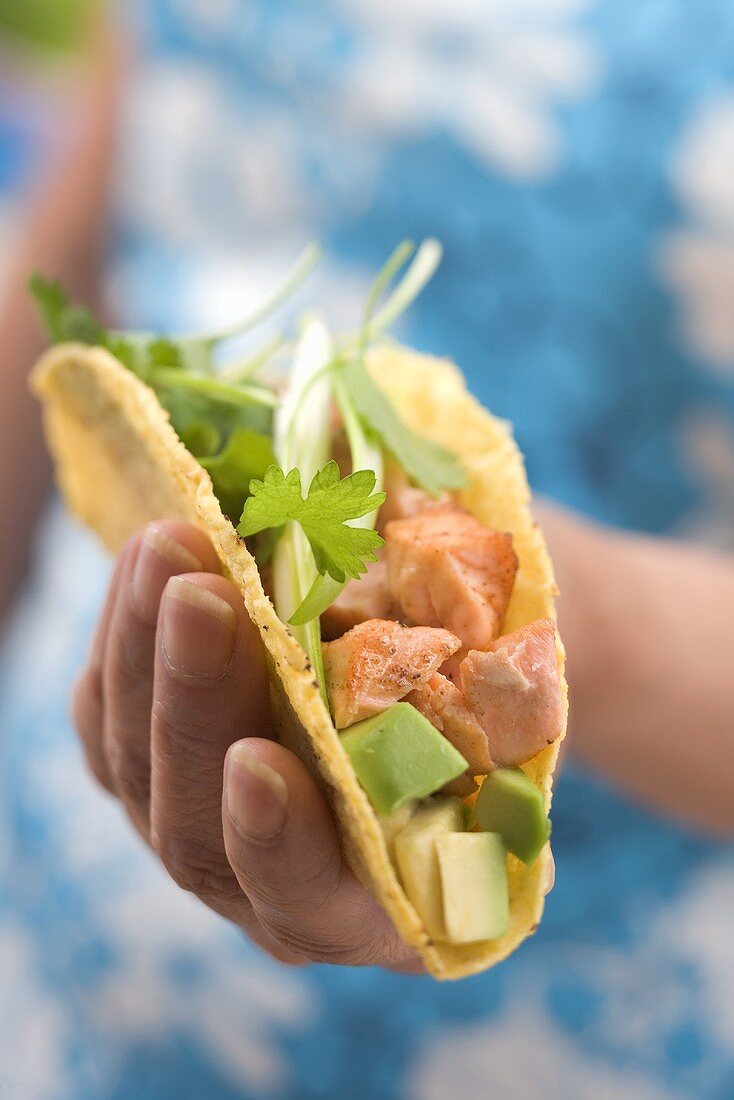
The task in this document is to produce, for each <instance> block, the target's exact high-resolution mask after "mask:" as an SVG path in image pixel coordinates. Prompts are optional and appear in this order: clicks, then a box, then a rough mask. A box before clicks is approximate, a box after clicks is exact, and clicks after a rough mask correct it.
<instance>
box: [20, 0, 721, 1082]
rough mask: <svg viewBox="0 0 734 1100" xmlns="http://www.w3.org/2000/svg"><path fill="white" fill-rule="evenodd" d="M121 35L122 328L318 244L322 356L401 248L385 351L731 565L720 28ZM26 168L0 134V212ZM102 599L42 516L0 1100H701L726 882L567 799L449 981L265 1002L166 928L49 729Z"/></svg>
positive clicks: (213, 921) (279, 976)
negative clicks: (551, 864) (540, 880)
mask: <svg viewBox="0 0 734 1100" xmlns="http://www.w3.org/2000/svg"><path fill="white" fill-rule="evenodd" d="M131 7H133V8H134V11H133V14H134V16H135V18H136V21H137V24H138V26H139V28H140V35H141V39H142V44H143V55H142V57H141V59H140V62H139V64H138V67H137V71H136V72H135V74H134V80H133V83H132V86H131V91H130V96H129V103H128V105H127V112H126V121H125V141H124V143H123V149H122V152H121V165H120V172H119V174H118V178H119V188H118V196H117V216H118V226H117V242H118V243H117V248H116V251H115V255H114V256H113V258H112V265H111V271H110V292H111V294H112V296H113V298H114V299H115V301H116V303H117V305H118V308H119V310H120V311H121V312H122V313H123V314H125V315H126V316H127V318H128V319H129V320H130V321H133V320H134V322H135V323H136V324H138V325H141V326H143V325H153V326H162V327H174V328H175V327H176V326H178V325H183V326H185V327H186V328H187V329H191V328H192V327H195V325H196V324H197V323H199V322H202V323H203V322H209V321H212V320H218V319H222V318H224V317H234V316H236V315H237V314H238V313H240V312H242V308H241V307H242V303H243V302H245V300H249V298H251V297H255V296H256V295H257V293H258V292H259V291H260V290H262V289H264V287H266V286H267V284H268V283H269V282H271V281H273V279H274V278H275V276H276V275H277V274H278V272H279V271H281V270H282V269H283V268H284V267H285V265H286V264H287V262H288V260H289V259H290V258H292V257H293V256H294V255H295V254H296V252H297V251H298V250H299V249H300V247H301V246H302V245H303V243H304V242H305V241H306V240H308V239H311V238H318V239H320V240H322V241H323V242H324V244H325V245H326V248H327V252H328V254H329V256H330V260H329V263H328V264H327V266H326V270H325V273H324V274H323V276H322V277H321V282H320V284H319V285H318V286H316V285H314V287H313V288H312V291H311V293H312V297H313V298H314V299H316V298H317V297H318V300H319V301H321V302H324V303H326V304H327V305H328V311H329V315H330V317H331V318H332V320H334V323H339V324H344V323H354V320H355V318H356V317H358V316H359V310H360V308H361V305H362V302H363V296H364V290H365V287H366V286H367V284H368V281H369V278H370V276H371V274H372V273H374V271H376V270H377V268H379V266H380V265H381V264H382V262H383V261H384V259H385V257H386V255H387V254H388V253H389V252H390V251H391V249H392V248H393V247H394V245H395V244H396V242H397V241H398V240H400V239H402V238H403V237H406V236H407V237H413V238H415V239H420V238H422V237H424V236H427V235H435V236H438V237H439V238H441V240H442V241H443V242H444V245H445V248H446V256H445V262H444V264H443V266H442V268H441V270H440V272H439V274H438V276H437V278H436V279H435V281H434V282H433V283H432V285H431V286H430V287H429V288H428V290H427V291H426V292H425V294H424V295H423V297H422V298H421V299H420V301H419V302H418V304H417V305H416V307H415V308H414V309H413V311H412V312H411V314H410V317H409V319H408V320H407V321H406V322H405V323H404V325H403V330H402V334H403V335H404V336H405V337H406V338H407V339H409V340H410V341H412V342H413V343H414V344H415V345H416V346H418V347H420V348H423V349H425V350H429V351H435V352H439V353H442V354H448V355H451V356H452V357H454V358H455V359H456V360H457V361H458V362H459V363H460V364H461V366H462V368H463V369H464V370H465V372H466V373H467V375H468V378H469V382H470V385H471V387H472V389H473V390H474V391H475V392H476V393H477V395H478V396H479V397H480V398H481V399H482V401H484V402H485V403H486V404H488V405H489V406H490V407H491V408H492V409H493V411H495V412H497V413H499V414H501V415H503V416H507V417H509V418H510V419H511V420H512V421H513V422H514V424H515V428H516V433H517V436H518V439H519V441H520V444H521V446H522V448H523V450H524V451H525V453H526V456H527V461H528V467H529V473H530V477H531V481H532V483H533V485H534V488H535V489H536V490H538V491H540V492H544V493H548V494H551V495H553V496H554V497H556V498H557V499H559V500H562V501H564V502H566V503H568V504H570V505H572V506H574V507H576V508H578V509H580V510H582V511H584V512H586V513H587V514H589V515H593V516H596V517H599V518H603V519H605V520H607V521H610V522H612V523H617V524H623V525H627V526H632V527H637V528H641V529H643V530H648V531H656V532H660V531H673V532H678V533H682V534H686V535H691V536H693V537H697V538H700V539H702V540H705V541H708V542H711V543H715V544H717V545H720V546H724V547H728V548H730V549H731V548H733V547H734V182H733V181H734V54H733V53H732V50H731V42H732V40H733V36H734V9H731V8H729V7H727V6H726V5H723V4H721V3H720V2H718V0H699V2H698V3H697V4H696V5H695V6H694V5H691V4H689V3H687V2H686V0H595V2H594V0H586V2H585V0H521V2H514V3H511V2H510V0H491V2H486V0H485V2H482V0H452V2H448V0H431V2H430V3H426V2H425V0H404V2H403V3H402V4H401V5H392V4H391V3H390V2H389V0H314V2H313V3H311V4H309V5H302V4H300V3H297V2H296V0H279V2H278V3H273V2H272V0H267V2H266V0H260V2H254V3H248V4H244V3H239V2H238V0H211V2H207V0H190V2H188V3H184V2H182V0H154V2H152V3H147V4H142V3H136V4H135V5H131ZM21 154H22V155H23V156H26V155H30V152H29V151H28V150H26V149H24V142H23V139H22V135H21V136H20V137H19V136H18V135H17V134H16V133H15V132H14V130H13V125H12V122H9V123H7V124H6V123H5V122H0V184H2V185H3V186H5V185H6V183H9V182H10V181H12V180H13V179H15V178H18V173H20V172H21V171H22V168H21V167H20V165H19V161H20V160H22V156H21ZM106 568H107V566H106V564H105V563H104V562H103V560H102V557H101V554H100V553H99V552H98V551H97V550H96V548H95V547H93V546H92V544H91V542H90V540H89V538H88V537H87V536H86V535H84V534H82V533H80V532H78V531H77V530H76V529H74V528H73V527H72V526H71V524H70V523H69V521H68V520H66V519H65V518H64V517H63V516H62V515H61V513H60V511H59V510H56V511H54V513H53V514H52V515H51V516H50V517H49V520H48V526H47V529H46V531H45V532H44V536H43V538H42V540H41V546H40V549H39V560H38V564H37V570H36V575H35V578H34V581H33V584H32V585H31V586H30V587H29V592H28V595H27V597H26V598H25V600H24V601H23V603H22V605H21V607H20V609H19V612H18V616H17V619H16V622H15V624H14V627H13V629H12V631H11V633H10V635H9V637H8V641H7V643H6V649H5V658H4V663H3V674H2V692H1V694H0V715H1V720H2V730H3V745H2V752H1V753H0V768H1V769H2V770H1V771H0V782H1V783H2V788H1V789H2V798H1V800H0V814H1V815H2V823H1V828H0V858H1V859H2V870H3V872H4V878H3V881H5V882H6V883H7V887H6V888H5V890H4V892H3V895H2V897H1V898H0V973H2V975H3V981H2V986H1V987H0V1094H2V1093H3V1086H4V1087H5V1091H6V1093H7V1095H9V1096H13V1097H16V1096H17V1097H22V1098H23V1100H35V1098H37V1100H47V1098H48V1100H52V1098H53V1100H57V1098H62V1100H65V1098H67V1097H68V1098H73V1100H88V1098H89V1100H100V1098H108V1097H109V1098H121V1100H123V1098H124V1100H128V1098H133V1097H134V1098H136V1100H137V1098H145V1100H148V1098H150V1100H164V1098H165V1100H168V1098H169V1097H176V1098H178V1100H188V1098H195V1097H197V1098H198V1097H203V1096H206V1097H207V1098H210V1097H211V1098H213V1100H214V1098H216V1100H219V1098H220V1097H221V1098H229V1097H250V1096H252V1097H261V1096H268V1097H269V1096H273V1097H296V1096H297V1097H299V1098H308V1097H313V1098H316V1097H336V1096H350V1097H375V1098H377V1097H379V1098H380V1100H382V1098H386V1100H387V1098H391V1097H395V1098H410V1100H434V1098H435V1100H445V1098H446V1096H449V1095H467V1096H469V1095H484V1096H492V1097H497V1098H499V1100H505V1098H507V1100H515V1098H517V1100H524V1098H526V1097H527V1098H530V1097H533V1098H534V1097H537V1096H542V1097H544V1098H549V1100H555V1098H559V1100H560V1098H561V1097H563V1098H565V1097H568V1096H572V1097H580V1098H582V1100H583V1098H587V1097H588V1098H589V1100H591V1098H592V1097H593V1098H594V1100H596V1098H597V1097H604V1098H605V1100H616V1098H618V1097H619V1098H620V1100H621V1098H622V1097H624V1098H627V1097H629V1096H634V1097H635V1098H638V1100H658V1098H662V1097H692V1098H693V1097H695V1098H707V1100H708V1098H710V1100H725V1098H729V1097H731V1096H733V1095H734V1008H733V1006H734V999H733V998H732V996H731V989H732V988H734V951H733V948H732V937H731V913H732V911H733V910H734V859H732V854H731V851H730V849H728V848H725V847H724V846H718V845H715V844H713V843H710V842H706V841H703V840H700V839H696V838H694V837H693V836H691V835H688V834H686V833H685V832H683V831H682V830H679V829H677V828H673V827H670V826H668V825H666V824H664V823H662V822H660V821H659V820H655V819H654V818H652V817H651V816H650V815H648V814H646V813H645V812H643V811H642V810H639V809H636V808H633V807H631V806H630V805H628V804H626V803H625V802H623V801H622V800H620V799H619V798H618V797H617V796H616V795H614V794H613V793H612V792H611V791H609V790H607V789H606V788H605V787H604V786H603V785H601V784H600V783H599V782H598V781H597V780H594V779H592V778H590V777H589V776H587V775H582V774H580V773H579V772H577V771H576V770H575V769H573V768H571V767H569V768H567V769H566V770H565V772H564V774H563V777H562V778H561V781H560V783H559V786H558V791H557V795H556V798H555V801H554V812H553V822H554V850H555V852H556V858H557V885H556V888H555V890H554V891H553V893H552V894H551V895H550V897H549V899H548V905H547V910H546V916H545V918H544V921H543V923H542V925H541V928H540V930H539V932H538V934H537V935H536V936H535V937H534V939H533V940H532V941H530V942H529V943H527V944H526V945H525V946H524V947H523V948H522V950H520V951H519V952H518V953H517V954H516V955H515V956H514V957H513V958H512V959H511V960H509V961H508V962H507V963H506V964H504V965H502V966H501V967H499V968H498V969H497V970H496V971H492V972H490V973H489V974H486V975H483V976H481V977H478V978H475V979H471V980H468V981H464V982H461V983H458V984H454V985H446V986H442V985H438V984H436V983H434V982H432V981H431V980H429V979H414V978H407V977H401V976H397V975H391V974H384V973H381V972H377V971H373V970H364V971H359V970H342V971H338V970H335V969H329V968H326V967H314V968H311V969H309V970H306V971H285V970H283V969H281V968H279V967H278V966H276V965H275V964H272V963H270V962H268V961H267V960H264V959H262V958H261V957H260V956H259V955H258V954H257V953H256V952H255V951H254V950H253V949H252V948H250V947H249V946H248V945H247V944H245V943H244V942H243V941H242V939H241V937H240V936H239V935H238V934H237V933H236V932H235V931H234V930H232V929H230V928H228V927H227V926H226V925H224V924H223V923H222V922H220V921H218V920H217V918H215V917H213V916H211V915H210V914H209V913H207V912H206V911H205V910H203V908H201V907H199V906H198V905H197V904H196V903H195V902H194V901H193V900H192V899H191V898H189V897H187V896H183V895H181V894H179V892H178V891H177V890H176V889H175V888H174V887H173V886H172V885H170V884H169V883H168V882H167V881H166V880H165V879H164V877H163V875H162V873H161V872H160V870H159V869H158V867H157V866H156V865H155V863H154V861H153V860H152V859H151V858H150V857H149V856H148V854H147V853H145V852H143V851H142V850H140V849H139V847H138V845H137V843H136V841H135V839H134V838H133V837H132V836H131V835H130V831H129V829H128V828H127V826H126V824H125V822H124V821H123V820H122V818H121V815H120V814H119V812H118V810H117V807H116V806H115V805H113V804H112V803H110V802H109V800H108V799H107V798H106V797H105V796H104V795H102V794H101V793H99V792H97V791H96V790H94V789H93V788H92V785H91V781H90V780H88V779H87V778H86V776H85V774H84V772H83V768H82V765H81V762H80V760H79V753H78V749H77V747H76V745H75V742H74V740H73V737H72V734H71V732H70V729H69V725H68V720H67V718H66V710H67V699H68V694H69V685H70V682H71V679H72V677H73V674H74V671H75V669H76V668H77V667H78V666H79V664H80V662H81V660H82V654H83V651H84V648H85V646H86V644H87V640H88V637H89V634H90V632H91V629H92V625H93V622H94V618H95V615H96V613H97V610H98V607H99V603H100V600H101V598H102V593H103V590H104V581H105V575H106ZM39 624H42V626H43V629H42V631H41V632H40V636H39ZM30 653H32V654H33V668H34V670H37V669H39V668H40V670H41V672H40V674H36V673H34V680H33V682H30V681H29V678H28V676H27V674H26V672H25V669H26V668H27V667H28V654H30Z"/></svg>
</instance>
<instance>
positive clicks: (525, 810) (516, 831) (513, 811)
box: [474, 768, 550, 865]
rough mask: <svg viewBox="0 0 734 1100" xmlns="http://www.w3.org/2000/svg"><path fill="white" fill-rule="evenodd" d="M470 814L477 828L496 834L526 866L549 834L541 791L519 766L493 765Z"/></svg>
mask: <svg viewBox="0 0 734 1100" xmlns="http://www.w3.org/2000/svg"><path fill="white" fill-rule="evenodd" d="M474 814H475V817H476V820H477V822H478V823H479V826H480V828H482V829H486V831H487V832H488V833H499V834H500V836H501V837H502V839H503V841H504V842H505V846H506V847H507V849H508V850H509V851H510V852H513V853H514V855H516V856H517V858H518V859H521V860H522V861H523V863H527V864H528V865H530V864H531V863H534V862H535V860H536V859H537V857H538V853H539V852H540V850H541V849H542V847H543V845H544V844H545V842H546V841H547V839H548V837H549V835H550V827H549V825H550V823H549V821H548V818H547V816H546V812H545V801H544V799H543V795H542V792H541V791H539V790H538V788H537V787H536V786H535V784H534V783H533V781H532V779H531V778H530V776H528V775H526V774H525V772H524V771H521V769H520V768H497V770H496V771H493V772H490V773H489V775H488V776H487V778H486V779H485V780H484V782H483V783H482V789H481V790H480V792H479V795H478V796H477V801H476V804H475V806H474Z"/></svg>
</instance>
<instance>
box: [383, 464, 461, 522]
mask: <svg viewBox="0 0 734 1100" xmlns="http://www.w3.org/2000/svg"><path fill="white" fill-rule="evenodd" d="M385 492H386V494H387V497H386V500H385V503H384V504H383V505H382V507H381V508H380V511H379V512H378V514H377V530H378V531H379V532H380V534H381V535H384V533H385V527H386V526H387V524H388V523H390V522H391V521H392V520H394V519H412V517H413V516H417V515H419V514H420V513H421V512H425V511H426V510H429V511H434V512H440V511H444V510H445V509H446V508H449V509H451V508H455V507H456V505H455V504H454V502H453V501H452V499H451V497H450V496H449V495H448V494H447V493H443V494H442V496H440V497H432V496H429V494H428V493H426V492H424V491H423V489H417V488H416V487H415V485H411V484H410V482H409V481H408V479H407V478H406V476H405V474H404V473H403V471H402V470H400V469H397V468H395V467H394V466H392V467H391V468H390V469H388V473H387V477H386V479H385Z"/></svg>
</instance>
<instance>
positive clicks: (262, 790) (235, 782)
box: [224, 742, 288, 840]
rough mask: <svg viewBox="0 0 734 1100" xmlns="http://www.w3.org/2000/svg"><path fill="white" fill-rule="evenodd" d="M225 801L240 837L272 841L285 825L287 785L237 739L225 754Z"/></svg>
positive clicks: (273, 770) (272, 769)
mask: <svg viewBox="0 0 734 1100" xmlns="http://www.w3.org/2000/svg"><path fill="white" fill-rule="evenodd" d="M224 804H225V809H226V811H227V814H228V815H229V817H230V818H231V820H232V823H233V824H234V826H235V828H236V829H237V830H238V832H240V833H242V834H243V836H245V837H247V838H248V839H251V840H252V839H254V840H272V839H273V838H274V837H276V836H277V835H278V833H280V832H281V831H282V829H283V826H284V824H285V815H286V807H287V805H288V788H287V787H286V784H285V780H284V779H283V776H282V775H280V774H279V773H278V772H276V771H275V769H274V768H271V767H270V765H269V764H266V763H265V762H264V761H263V760H261V759H260V757H259V756H256V755H255V753H254V752H251V751H250V749H248V748H247V747H246V746H245V745H243V744H242V743H241V742H239V743H238V744H236V745H233V746H232V748H231V749H230V750H229V752H228V753H227V767H226V776H225V786H224Z"/></svg>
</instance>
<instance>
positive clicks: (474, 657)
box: [461, 619, 563, 767]
mask: <svg viewBox="0 0 734 1100" xmlns="http://www.w3.org/2000/svg"><path fill="white" fill-rule="evenodd" d="M461 682H462V686H463V689H464V697H465V699H466V701H467V703H468V704H469V706H470V707H471V709H472V710H473V712H474V714H475V715H476V717H477V718H478V719H479V722H480V724H481V726H482V729H483V730H484V732H485V733H486V735H487V740H488V742H489V751H490V753H491V755H492V759H493V760H494V762H495V764H496V765H498V766H500V767H512V766H514V765H516V764H522V763H523V762H524V761H525V760H529V759H530V757H531V756H535V754H536V753H538V752H540V751H541V749H545V748H547V747H548V745H551V744H552V743H553V742H554V741H555V740H556V738H557V737H558V736H559V734H560V732H561V725H562V722H563V705H562V702H561V685H560V680H559V677H558V665H557V663H556V635H555V627H554V624H553V623H552V622H551V620H550V619H537V620H536V621H535V622H533V623H530V624H529V625H528V626H523V627H521V628H520V630H516V631H515V632H514V633H513V634H506V635H505V636H504V637H503V638H500V639H499V640H498V641H496V642H495V643H494V644H493V646H492V648H491V649H490V650H489V652H487V653H478V652H476V651H474V650H472V652H471V653H469V654H468V655H467V656H466V657H465V658H464V660H463V661H462V662H461Z"/></svg>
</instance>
